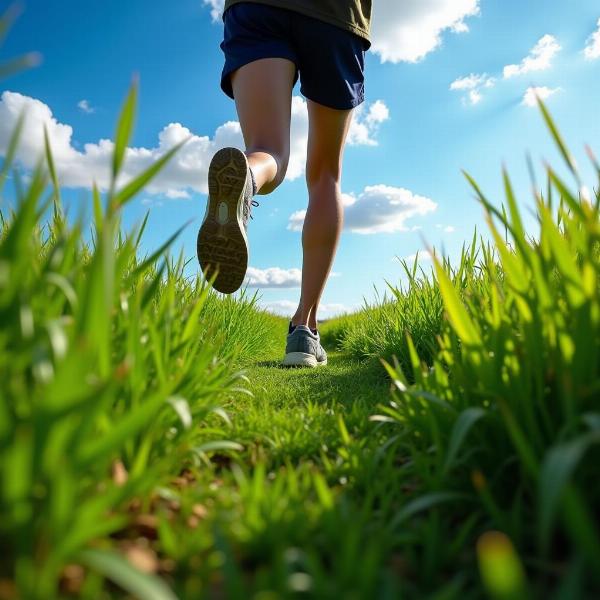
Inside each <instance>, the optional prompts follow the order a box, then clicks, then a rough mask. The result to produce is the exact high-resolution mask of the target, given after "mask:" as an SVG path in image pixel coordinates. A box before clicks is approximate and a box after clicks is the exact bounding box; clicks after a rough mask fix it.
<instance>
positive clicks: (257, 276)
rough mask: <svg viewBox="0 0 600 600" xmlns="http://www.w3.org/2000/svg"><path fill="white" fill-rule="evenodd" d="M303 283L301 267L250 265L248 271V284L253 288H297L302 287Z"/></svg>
mask: <svg viewBox="0 0 600 600" xmlns="http://www.w3.org/2000/svg"><path fill="white" fill-rule="evenodd" d="M301 283H302V271H301V270H300V269H281V268H279V267H270V268H268V269H257V268H255V267H248V271H247V272H246V284H247V285H248V287H251V288H296V287H300V284H301Z"/></svg>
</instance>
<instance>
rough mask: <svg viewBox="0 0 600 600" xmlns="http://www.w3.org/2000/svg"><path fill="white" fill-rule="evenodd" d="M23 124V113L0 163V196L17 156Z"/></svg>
mask: <svg viewBox="0 0 600 600" xmlns="http://www.w3.org/2000/svg"><path fill="white" fill-rule="evenodd" d="M24 124H25V112H21V114H20V115H19V118H18V120H17V124H16V126H15V128H14V130H13V132H12V135H11V136H10V141H9V142H8V148H7V150H6V154H5V155H4V160H3V162H2V169H1V170H0V194H2V190H3V189H4V184H5V182H6V177H7V176H8V173H9V171H10V169H11V167H12V165H13V162H14V160H15V156H16V154H17V149H18V147H19V141H20V140H21V134H22V132H23V125H24Z"/></svg>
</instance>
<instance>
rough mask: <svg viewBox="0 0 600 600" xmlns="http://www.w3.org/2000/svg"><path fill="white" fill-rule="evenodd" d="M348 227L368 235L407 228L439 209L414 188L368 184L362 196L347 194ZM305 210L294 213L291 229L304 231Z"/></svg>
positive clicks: (346, 214) (345, 216) (290, 222)
mask: <svg viewBox="0 0 600 600" xmlns="http://www.w3.org/2000/svg"><path fill="white" fill-rule="evenodd" d="M342 201H343V204H344V207H345V209H344V229H347V230H349V231H352V232H353V233H361V234H364V235H368V234H374V233H394V232H396V231H407V230H408V227H406V225H405V221H406V220H407V219H410V218H412V217H417V216H425V215H427V214H429V213H431V212H433V211H435V210H436V209H437V204H436V203H435V202H433V200H430V199H429V198H426V197H425V196H418V195H416V194H413V192H411V191H409V190H407V189H404V188H397V187H392V186H389V185H381V184H380V185H372V186H367V187H366V188H365V189H364V190H363V192H361V193H360V194H359V195H358V196H355V195H353V194H344V195H343V196H342ZM305 216H306V211H305V210H299V211H296V212H294V213H292V215H290V218H289V221H288V229H290V230H291V231H301V230H302V225H303V224H304V218H305Z"/></svg>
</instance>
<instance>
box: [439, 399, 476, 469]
mask: <svg viewBox="0 0 600 600" xmlns="http://www.w3.org/2000/svg"><path fill="white" fill-rule="evenodd" d="M485 414H486V413H485V410H484V409H483V408H478V407H476V406H472V407H470V408H467V409H465V410H464V411H463V412H461V413H460V415H459V417H458V419H456V421H455V423H454V425H453V427H452V433H451V434H450V441H449V443H448V449H447V451H446V462H445V463H444V473H447V472H448V471H450V469H452V467H453V466H454V462H455V459H456V457H457V456H458V453H459V451H460V448H461V446H462V444H463V442H464V441H465V439H466V437H467V435H468V434H469V431H471V429H472V428H473V426H474V425H475V424H476V423H477V422H478V421H479V420H480V419H482V418H483V417H484V416H485Z"/></svg>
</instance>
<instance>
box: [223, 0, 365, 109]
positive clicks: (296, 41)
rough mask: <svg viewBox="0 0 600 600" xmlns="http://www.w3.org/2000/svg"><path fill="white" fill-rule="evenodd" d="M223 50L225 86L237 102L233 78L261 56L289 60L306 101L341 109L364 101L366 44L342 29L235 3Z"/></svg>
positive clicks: (260, 6)
mask: <svg viewBox="0 0 600 600" xmlns="http://www.w3.org/2000/svg"><path fill="white" fill-rule="evenodd" d="M223 21H224V23H225V33H224V39H223V42H222V43H221V50H223V53H224V54H225V66H224V67H223V73H222V75H221V88H222V89H223V91H224V92H225V93H226V94H227V95H228V96H229V97H230V98H233V90H232V88H231V80H230V79H231V77H230V76H231V74H232V73H233V72H234V71H236V70H237V69H239V68H240V67H243V66H244V65H247V64H248V63H251V62H253V61H255V60H260V59H262V58H287V59H288V60H291V61H292V62H293V63H294V64H295V65H296V75H295V78H294V83H296V81H297V80H298V73H299V74H300V92H301V93H302V95H303V96H304V97H305V98H308V99H309V100H312V101H314V102H318V103H319V104H323V105H324V106H328V107H330V108H335V109H338V110H348V109H351V108H354V107H355V106H358V105H359V104H360V103H361V102H363V100H364V97H365V83H364V80H365V78H364V66H365V52H366V48H367V47H368V42H367V41H366V40H364V39H363V38H361V37H359V36H358V35H355V34H353V33H351V32H349V31H345V30H344V29H342V28H341V27H336V26H335V25H330V24H329V23H325V22H324V21H320V20H318V19H314V18H312V17H307V16H305V15H302V14H300V13H297V12H294V11H291V10H286V9H283V8H275V7H273V6H267V5H265V4H258V3H253V2H242V3H240V4H234V5H233V6H232V7H231V8H229V9H228V10H227V11H226V12H225V14H224V15H223Z"/></svg>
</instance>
